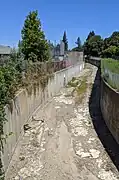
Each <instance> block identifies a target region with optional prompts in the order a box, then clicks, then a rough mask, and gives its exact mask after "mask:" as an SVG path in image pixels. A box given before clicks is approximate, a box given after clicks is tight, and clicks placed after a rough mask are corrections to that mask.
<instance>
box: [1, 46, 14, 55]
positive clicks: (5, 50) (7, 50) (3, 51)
mask: <svg viewBox="0 0 119 180" xmlns="http://www.w3.org/2000/svg"><path fill="white" fill-rule="evenodd" d="M11 50H12V49H11V47H10V46H3V45H0V55H9V54H10V53H11Z"/></svg>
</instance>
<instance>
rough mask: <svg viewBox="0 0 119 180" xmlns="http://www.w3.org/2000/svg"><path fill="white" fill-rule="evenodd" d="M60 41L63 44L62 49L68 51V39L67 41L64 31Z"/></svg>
mask: <svg viewBox="0 0 119 180" xmlns="http://www.w3.org/2000/svg"><path fill="white" fill-rule="evenodd" d="M62 41H63V42H64V49H65V51H68V39H67V35H66V31H64V35H63V39H62Z"/></svg>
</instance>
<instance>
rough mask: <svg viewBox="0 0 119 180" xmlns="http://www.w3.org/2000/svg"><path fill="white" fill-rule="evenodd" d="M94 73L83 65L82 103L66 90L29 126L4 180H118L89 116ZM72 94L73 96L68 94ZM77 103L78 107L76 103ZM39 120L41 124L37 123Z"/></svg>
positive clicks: (39, 111)
mask: <svg viewBox="0 0 119 180" xmlns="http://www.w3.org/2000/svg"><path fill="white" fill-rule="evenodd" d="M96 72H97V69H96V67H93V66H91V65H87V67H86V68H85V70H84V71H83V72H82V73H81V74H80V76H79V77H78V78H77V79H78V80H79V82H80V81H81V79H83V78H84V77H85V78H86V83H87V86H86V91H85V93H84V94H83V100H82V99H80V95H79V97H78V95H77V93H75V88H72V87H66V88H64V89H62V90H61V92H60V93H59V94H58V95H57V96H55V97H54V98H53V99H52V101H51V102H49V103H48V104H47V105H46V106H45V107H43V108H41V109H39V110H38V112H37V113H36V115H35V119H37V121H35V120H34V119H33V120H32V121H31V122H30V123H29V125H30V126H31V129H29V130H28V131H26V133H25V134H24V136H23V138H22V139H21V141H20V143H19V145H18V147H17V149H16V153H15V155H14V157H13V160H12V162H11V165H10V168H9V170H8V173H7V174H8V175H7V177H6V180H19V179H21V180H118V179H119V173H118V171H117V169H116V167H115V166H114V164H113V163H112V161H111V159H110V157H109V156H108V154H107V153H106V151H105V149H104V147H103V145H102V144H101V142H100V140H99V139H98V136H97V134H96V132H95V129H94V127H93V124H92V120H91V117H90V113H89V97H90V94H91V89H92V86H91V85H92V83H93V82H94V79H95V76H96ZM72 92H73V93H72ZM76 99H78V103H77V100H76ZM41 120H43V121H41Z"/></svg>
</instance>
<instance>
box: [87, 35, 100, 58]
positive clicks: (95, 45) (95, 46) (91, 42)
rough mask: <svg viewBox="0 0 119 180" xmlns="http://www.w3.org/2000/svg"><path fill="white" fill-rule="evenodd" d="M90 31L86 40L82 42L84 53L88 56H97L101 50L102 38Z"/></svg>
mask: <svg viewBox="0 0 119 180" xmlns="http://www.w3.org/2000/svg"><path fill="white" fill-rule="evenodd" d="M93 34H94V33H92V34H91V33H90V34H89V35H88V38H87V40H86V42H85V43H84V53H85V54H86V55H90V56H96V57H99V56H100V55H101V53H102V50H103V39H102V38H101V36H99V35H93Z"/></svg>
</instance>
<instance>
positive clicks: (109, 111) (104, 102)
mask: <svg viewBox="0 0 119 180" xmlns="http://www.w3.org/2000/svg"><path fill="white" fill-rule="evenodd" d="M101 111H102V115H103V118H104V120H105V122H106V124H107V126H108V128H109V130H110V132H111V133H112V135H113V136H114V138H115V139H116V141H117V142H118V143H119V93H117V92H116V91H115V90H114V89H112V88H111V87H110V86H109V85H108V84H107V83H106V82H105V81H104V80H103V79H102V82H101Z"/></svg>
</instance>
